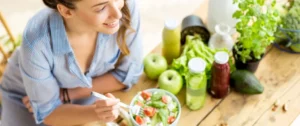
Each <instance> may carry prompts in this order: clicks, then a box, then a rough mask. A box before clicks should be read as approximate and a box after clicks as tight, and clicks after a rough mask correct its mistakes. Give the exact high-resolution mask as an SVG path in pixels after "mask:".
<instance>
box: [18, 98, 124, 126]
mask: <svg viewBox="0 0 300 126" xmlns="http://www.w3.org/2000/svg"><path fill="white" fill-rule="evenodd" d="M107 97H110V98H112V99H110V100H98V101H96V102H95V104H93V105H87V106H83V105H74V104H63V105H61V106H59V107H57V108H56V109H55V110H54V111H53V112H52V113H51V114H50V115H48V116H47V117H46V118H45V119H44V124H46V125H54V126H58V125H59V126H65V125H68V126H69V125H83V124H86V123H90V122H94V121H102V122H111V121H113V120H115V119H116V118H117V117H118V115H119V112H118V109H119V106H117V103H118V102H119V101H120V100H118V99H115V97H114V96H113V95H112V94H107ZM23 103H24V104H25V105H26V107H27V109H28V110H29V111H30V112H32V108H31V105H30V102H29V98H28V97H24V98H23Z"/></svg>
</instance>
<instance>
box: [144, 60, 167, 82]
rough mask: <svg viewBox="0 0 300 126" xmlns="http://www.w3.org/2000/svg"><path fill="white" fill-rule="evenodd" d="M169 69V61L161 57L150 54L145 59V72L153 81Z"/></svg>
mask: <svg viewBox="0 0 300 126" xmlns="http://www.w3.org/2000/svg"><path fill="white" fill-rule="evenodd" d="M167 68H168V63H167V60H166V59H165V58H164V57H163V56H161V55H158V54H149V55H148V56H146V57H145V59H144V72H145V73H146V75H147V77H148V78H150V79H152V80H156V79H157V78H158V77H159V75H160V74H161V73H162V72H164V71H166V70H167Z"/></svg>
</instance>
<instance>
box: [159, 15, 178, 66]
mask: <svg viewBox="0 0 300 126" xmlns="http://www.w3.org/2000/svg"><path fill="white" fill-rule="evenodd" d="M162 39H163V44H162V54H163V56H164V57H165V58H166V59H167V62H168V64H171V63H172V61H173V59H176V58H178V57H179V56H180V44H181V43H180V28H179V27H178V22H177V21H175V20H166V21H165V27H164V29H163V33H162Z"/></svg>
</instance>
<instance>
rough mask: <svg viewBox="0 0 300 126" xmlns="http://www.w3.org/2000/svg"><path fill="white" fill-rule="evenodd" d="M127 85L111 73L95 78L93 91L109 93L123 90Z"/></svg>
mask: <svg viewBox="0 0 300 126" xmlns="http://www.w3.org/2000/svg"><path fill="white" fill-rule="evenodd" d="M124 88H125V85H124V84H122V83H121V82H120V81H119V80H117V79H116V78H115V77H114V76H113V75H112V74H111V73H107V74H104V75H102V76H99V77H96V78H94V79H93V91H96V92H99V93H108V92H113V91H118V90H122V89H124Z"/></svg>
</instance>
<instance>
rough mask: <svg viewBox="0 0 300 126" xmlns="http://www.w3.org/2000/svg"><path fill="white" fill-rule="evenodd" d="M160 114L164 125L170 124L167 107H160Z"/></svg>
mask: <svg viewBox="0 0 300 126" xmlns="http://www.w3.org/2000/svg"><path fill="white" fill-rule="evenodd" d="M158 115H159V117H160V119H161V121H162V123H163V125H164V126H167V124H168V117H169V116H168V115H169V114H168V110H166V109H159V110H158Z"/></svg>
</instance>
